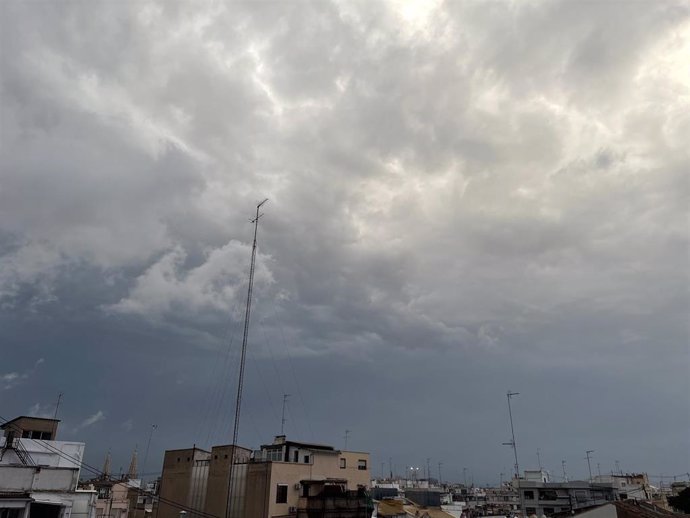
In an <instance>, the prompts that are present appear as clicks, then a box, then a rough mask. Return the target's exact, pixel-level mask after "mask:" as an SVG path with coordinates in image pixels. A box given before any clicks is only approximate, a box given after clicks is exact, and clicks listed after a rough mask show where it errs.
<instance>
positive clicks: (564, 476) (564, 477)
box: [561, 460, 568, 482]
mask: <svg viewBox="0 0 690 518" xmlns="http://www.w3.org/2000/svg"><path fill="white" fill-rule="evenodd" d="M561 466H563V482H568V475H567V474H566V472H565V461H564V460H562V461H561Z"/></svg>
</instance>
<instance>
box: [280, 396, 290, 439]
mask: <svg viewBox="0 0 690 518" xmlns="http://www.w3.org/2000/svg"><path fill="white" fill-rule="evenodd" d="M289 397H290V394H283V418H282V419H281V421H280V435H285V406H286V405H287V400H288V398H289Z"/></svg>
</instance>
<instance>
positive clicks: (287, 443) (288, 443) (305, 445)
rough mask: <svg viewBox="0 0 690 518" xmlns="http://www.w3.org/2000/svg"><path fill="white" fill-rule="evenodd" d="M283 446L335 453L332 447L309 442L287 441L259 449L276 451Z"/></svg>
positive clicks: (263, 445)
mask: <svg viewBox="0 0 690 518" xmlns="http://www.w3.org/2000/svg"><path fill="white" fill-rule="evenodd" d="M283 446H300V447H302V448H306V449H311V450H324V451H336V450H335V448H334V447H333V446H328V445H326V444H316V443H309V442H299V441H287V440H286V441H285V442H281V443H278V444H262V445H261V449H267V450H271V449H273V450H277V449H279V448H282V447H283Z"/></svg>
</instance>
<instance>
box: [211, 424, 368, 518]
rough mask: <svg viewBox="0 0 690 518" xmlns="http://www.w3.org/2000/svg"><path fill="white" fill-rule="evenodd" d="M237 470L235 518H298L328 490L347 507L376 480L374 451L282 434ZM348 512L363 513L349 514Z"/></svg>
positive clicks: (358, 499)
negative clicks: (372, 465) (339, 447)
mask: <svg viewBox="0 0 690 518" xmlns="http://www.w3.org/2000/svg"><path fill="white" fill-rule="evenodd" d="M237 468H239V469H237ZM237 468H236V472H235V481H234V483H233V486H234V487H236V488H237V489H238V490H237V491H233V498H232V499H231V508H230V511H231V512H230V516H231V518H273V517H279V516H280V517H287V516H298V514H299V511H300V510H301V511H302V512H306V509H307V507H309V506H311V505H312V504H311V503H310V502H314V501H315V499H317V497H319V496H320V495H323V494H324V493H329V494H332V495H333V496H334V497H335V496H336V495H337V496H338V498H339V499H340V500H341V501H342V502H343V504H342V505H344V506H345V507H347V506H348V505H350V504H349V503H348V502H350V503H352V502H360V501H361V495H360V497H357V493H358V491H359V492H360V493H361V491H363V490H365V489H366V488H367V487H368V486H369V481H370V471H369V469H370V468H369V454H368V453H364V452H353V451H340V450H336V449H335V448H333V447H332V446H326V445H321V444H310V443H303V442H295V441H288V440H286V438H285V436H282V435H281V436H277V437H276V438H275V440H274V442H273V444H268V445H263V446H262V447H261V450H258V451H256V452H254V458H253V459H252V460H251V461H250V462H249V463H248V464H246V465H240V466H237ZM226 495H227V493H226ZM214 514H216V513H214ZM370 514H371V513H370ZM329 516H330V515H329ZM342 516H346V517H353V518H354V517H356V516H358V515H357V514H356V513H347V512H346V513H345V514H343V515H342Z"/></svg>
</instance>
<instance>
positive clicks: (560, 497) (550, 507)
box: [518, 479, 617, 517]
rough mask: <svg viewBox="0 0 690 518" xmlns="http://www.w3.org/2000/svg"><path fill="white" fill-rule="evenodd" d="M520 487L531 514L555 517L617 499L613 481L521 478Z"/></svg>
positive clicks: (525, 504) (527, 509) (526, 512)
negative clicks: (551, 480) (564, 480)
mask: <svg viewBox="0 0 690 518" xmlns="http://www.w3.org/2000/svg"><path fill="white" fill-rule="evenodd" d="M518 490H519V491H520V492H521V493H522V495H521V496H522V501H523V504H524V506H525V514H526V515H527V516H532V515H537V516H542V515H544V516H548V517H550V516H554V515H556V514H559V513H570V512H576V511H582V510H584V509H588V508H591V507H596V506H599V505H602V504H606V503H608V502H612V501H614V500H616V498H617V490H616V488H615V487H614V486H613V484H611V483H596V482H587V481H572V482H542V481H541V480H526V479H520V480H519V483H518Z"/></svg>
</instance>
